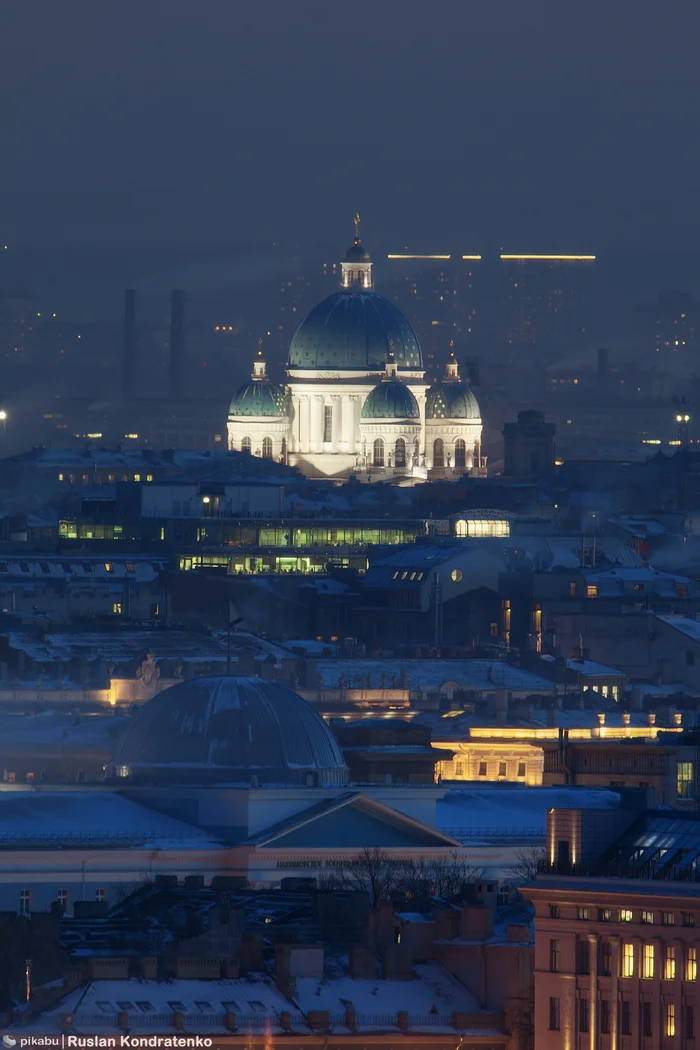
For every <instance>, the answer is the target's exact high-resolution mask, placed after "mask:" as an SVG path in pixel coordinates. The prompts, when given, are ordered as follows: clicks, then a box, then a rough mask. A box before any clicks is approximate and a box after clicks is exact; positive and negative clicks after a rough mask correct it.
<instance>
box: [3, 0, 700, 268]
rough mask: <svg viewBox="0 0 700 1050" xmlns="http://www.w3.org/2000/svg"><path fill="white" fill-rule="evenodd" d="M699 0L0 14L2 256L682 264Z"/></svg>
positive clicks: (88, 1) (133, 7)
mask: <svg viewBox="0 0 700 1050" xmlns="http://www.w3.org/2000/svg"><path fill="white" fill-rule="evenodd" d="M699 30H700V6H699V5H698V3H697V0H687V2H685V0H680V2H676V3H674V2H666V3H664V2H663V0H634V2H633V0H607V2H606V3H599V2H593V3H581V2H575V0H558V2H552V3H538V2H532V0H531V2H528V0H518V2H514V0H421V2H418V0H370V2H363V0H360V2H357V0H352V2H346V3H345V2H344V3H341V2H336V0H319V2H316V0H296V2H294V0H250V2H246V3H241V2H239V0H118V2H117V0H4V2H3V3H2V5H1V6H0V92H1V96H0V97H1V115H0V231H2V237H3V238H4V239H5V240H7V241H8V242H9V243H10V244H11V245H12V246H13V247H17V248H25V247H26V248H32V249H36V248H60V249H65V248H73V247H80V246H83V247H85V246H88V247H93V246H95V247H109V248H114V247H123V248H129V249H137V250H140V249H149V248H166V249H167V248H171V247H173V248H174V247H178V248H181V249H185V250H188V249H190V248H192V249H198V250H201V249H205V250H209V249H221V248H222V247H225V246H226V245H227V244H229V243H231V244H233V243H239V244H240V243H242V242H253V243H258V244H261V243H264V242H265V240H266V239H268V238H274V237H276V236H282V237H283V238H285V239H287V240H293V239H297V240H301V239H303V240H304V241H307V242H310V243H313V242H316V243H318V242H319V241H335V240H336V239H337V233H336V232H335V231H336V230H337V229H338V227H339V225H340V224H345V227H344V228H346V229H347V230H348V231H349V230H350V224H349V218H348V217H349V216H350V215H351V214H352V212H353V211H354V210H355V208H359V210H360V211H361V212H362V213H363V216H364V219H365V224H366V228H368V227H372V228H374V229H375V230H376V231H377V236H378V237H379V238H381V239H383V240H385V241H386V242H391V241H392V240H393V241H395V242H396V243H397V244H398V243H409V244H411V245H412V246H415V247H416V248H418V247H422V248H424V249H426V248H430V247H434V248H440V247H442V245H443V244H447V246H448V247H452V246H463V247H464V248H465V249H466V250H492V249H495V248H499V247H501V246H503V247H504V248H505V249H510V250H516V251H517V250H526V249H530V250H535V251H537V250H544V249H554V248H558V249H561V250H572V249H577V248H578V249H586V250H594V251H598V252H602V251H608V252H613V253H616V254H617V253H623V254H624V253H637V252H642V253H645V254H646V253H650V254H653V253H656V252H673V253H686V252H695V251H696V249H697V245H698V244H699V243H700V200H699V192H700V178H699V174H700V135H699V134H698V124H699V118H700V62H699V61H698V37H699Z"/></svg>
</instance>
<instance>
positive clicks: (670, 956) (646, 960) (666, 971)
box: [549, 938, 698, 981]
mask: <svg viewBox="0 0 700 1050" xmlns="http://www.w3.org/2000/svg"><path fill="white" fill-rule="evenodd" d="M590 951H591V944H590V942H589V941H588V940H583V939H582V940H580V941H579V942H578V946H577V952H576V972H577V973H580V974H587V973H590V969H591V963H590ZM677 961H678V960H677V955H676V947H675V945H672V944H669V945H666V946H665V948H664V954H663V957H662V960H661V962H662V964H663V965H662V972H661V973H660V974H657V973H656V946H655V945H654V944H645V945H644V946H643V951H642V955H641V960H640V971H641V972H640V977H642V978H644V979H646V980H653V979H654V977H663V979H664V980H665V981H675V979H676V963H677ZM598 962H599V969H600V973H601V975H602V976H609V975H610V968H611V963H612V945H611V944H610V943H609V942H608V941H602V942H601V943H600V945H599V957H598ZM549 969H550V972H551V973H559V972H560V969H561V942H560V941H559V940H557V939H556V938H552V939H551V940H550V942H549ZM619 970H620V973H619V975H620V977H634V976H636V963H635V948H634V944H632V943H631V942H629V941H626V942H625V943H624V944H623V945H622V951H621V953H620V966H619ZM697 977H698V957H697V948H693V947H686V949H685V960H684V968H683V980H684V981H696V980H697Z"/></svg>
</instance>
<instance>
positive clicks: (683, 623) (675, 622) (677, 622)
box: [658, 616, 700, 642]
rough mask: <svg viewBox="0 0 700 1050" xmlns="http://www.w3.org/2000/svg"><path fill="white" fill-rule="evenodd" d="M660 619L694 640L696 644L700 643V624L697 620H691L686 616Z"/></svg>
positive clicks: (660, 617) (661, 617)
mask: <svg viewBox="0 0 700 1050" xmlns="http://www.w3.org/2000/svg"><path fill="white" fill-rule="evenodd" d="M658 619H659V620H663V622H664V623H667V624H668V625H669V627H674V628H675V629H676V630H677V631H680V633H681V634H684V635H686V637H688V638H692V639H693V641H694V642H700V622H698V621H697V620H691V619H689V618H688V617H685V616H659V617H658Z"/></svg>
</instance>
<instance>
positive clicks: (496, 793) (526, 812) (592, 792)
mask: <svg viewBox="0 0 700 1050" xmlns="http://www.w3.org/2000/svg"><path fill="white" fill-rule="evenodd" d="M619 805H620V796H619V794H618V793H617V792H615V791H607V790H605V789H596V788H578V787H526V786H525V785H507V784H488V785H487V784H484V785H483V786H481V785H479V786H474V787H468V788H455V789H454V790H452V791H448V792H447V794H446V795H445V796H444V798H442V799H439V800H438V802H437V804H436V824H437V827H438V828H440V830H442V831H444V832H445V833H446V834H448V835H453V836H454V837H455V838H459V839H462V840H468V839H472V838H477V839H487V838H490V837H499V838H501V837H506V833H508V832H510V833H511V834H512V836H513V837H516V838H517V837H523V838H527V837H528V836H529V837H533V838H539V837H541V836H542V835H544V833H545V828H546V824H547V810H549V809H558V808H559V809H562V808H563V809H616V808H617V807H618V806H619Z"/></svg>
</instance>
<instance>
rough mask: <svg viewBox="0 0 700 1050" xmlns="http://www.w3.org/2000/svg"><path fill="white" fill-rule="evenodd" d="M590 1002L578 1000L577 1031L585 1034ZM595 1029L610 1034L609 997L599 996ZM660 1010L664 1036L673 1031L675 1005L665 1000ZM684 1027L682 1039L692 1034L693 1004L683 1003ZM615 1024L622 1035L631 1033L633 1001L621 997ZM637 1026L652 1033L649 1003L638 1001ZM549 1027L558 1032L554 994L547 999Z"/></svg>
mask: <svg viewBox="0 0 700 1050" xmlns="http://www.w3.org/2000/svg"><path fill="white" fill-rule="evenodd" d="M590 1006H591V1004H590V1002H589V1000H588V999H583V998H582V999H579V1001H578V1030H579V1032H581V1033H588V1032H590V1030H591V1008H590ZM597 1006H598V1031H599V1032H600V1034H601V1035H609V1034H610V1031H611V1017H612V1015H611V1008H610V1000H609V999H606V998H601V999H598V1002H597ZM662 1009H663V1026H664V1032H665V1034H666V1035H667V1036H674V1035H675V1034H676V1004H675V1003H665V1004H664V1006H663V1007H662ZM682 1018H683V1027H682V1035H683V1038H684V1039H693V1038H694V1037H695V1011H694V1008H693V1006H692V1005H690V1004H684V1005H683V1014H682ZM618 1024H619V1028H620V1034H621V1035H632V1003H631V1002H630V1000H629V999H622V1000H621V1001H620V1003H619V1014H618ZM639 1027H640V1029H641V1034H642V1036H643V1037H645V1038H649V1037H651V1036H652V1035H653V1034H654V1032H653V1014H652V1004H651V1003H650V1002H642V1003H640V1004H639ZM549 1030H550V1032H559V1031H560V1030H561V1000H560V999H559V998H558V997H557V996H550V999H549Z"/></svg>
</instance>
